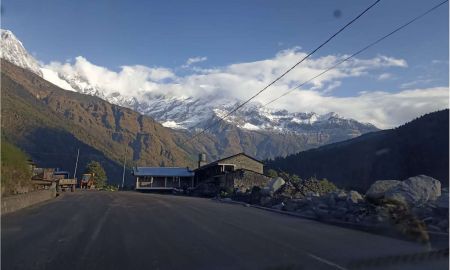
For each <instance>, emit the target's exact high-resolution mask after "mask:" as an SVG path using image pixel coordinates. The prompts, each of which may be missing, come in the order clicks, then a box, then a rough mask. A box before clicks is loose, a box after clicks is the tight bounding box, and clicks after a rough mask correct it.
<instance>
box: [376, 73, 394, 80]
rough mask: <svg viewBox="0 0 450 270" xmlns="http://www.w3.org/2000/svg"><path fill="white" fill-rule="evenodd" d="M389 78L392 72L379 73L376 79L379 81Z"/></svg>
mask: <svg viewBox="0 0 450 270" xmlns="http://www.w3.org/2000/svg"><path fill="white" fill-rule="evenodd" d="M390 78H392V74H391V73H381V74H380V75H379V76H378V80H379V81H384V80H388V79H390Z"/></svg>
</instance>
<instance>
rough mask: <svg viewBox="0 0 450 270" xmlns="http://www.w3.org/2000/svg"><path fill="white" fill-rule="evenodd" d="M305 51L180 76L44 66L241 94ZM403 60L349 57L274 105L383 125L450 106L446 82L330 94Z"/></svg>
mask: <svg viewBox="0 0 450 270" xmlns="http://www.w3.org/2000/svg"><path fill="white" fill-rule="evenodd" d="M305 55H306V53H305V52H302V51H300V48H299V47H296V48H292V49H287V50H283V51H280V52H279V53H278V54H276V55H275V56H274V57H273V58H270V59H264V60H260V61H254V62H245V63H236V64H231V65H228V66H223V67H214V68H207V69H203V68H199V67H195V66H192V68H190V69H189V72H190V73H189V74H187V75H183V76H180V75H177V74H175V73H174V71H173V70H171V69H169V68H164V67H145V66H139V65H137V66H122V67H121V68H120V70H119V71H118V72H116V71H112V70H109V69H107V68H104V67H101V66H97V65H95V64H92V63H91V62H89V61H88V60H87V59H85V58H83V57H80V56H79V57H77V58H75V60H74V62H68V63H58V62H52V63H50V64H49V65H47V66H46V68H48V69H51V70H53V71H56V72H59V73H61V74H64V75H65V76H69V77H70V76H76V75H79V76H81V77H82V78H83V79H84V80H86V81H87V82H89V83H90V84H92V85H94V86H97V87H99V88H101V89H103V90H104V91H105V94H106V95H108V94H111V93H114V92H119V93H120V94H121V95H124V96H127V97H136V98H138V99H141V100H142V99H144V98H151V96H152V95H166V96H169V97H173V96H176V97H194V98H196V97H209V98H212V99H220V98H228V99H229V98H233V99H237V100H244V99H247V98H249V97H250V96H252V95H253V94H254V93H256V92H257V91H258V90H260V89H262V88H263V87H264V86H266V85H267V84H268V83H269V82H271V81H272V80H274V79H275V78H276V77H278V76H279V75H280V74H282V73H283V72H284V71H286V70H287V69H288V68H290V67H291V66H292V65H294V64H295V63H296V62H297V61H299V59H301V58H303V57H304V56H305ZM346 57H348V55H327V56H322V57H318V58H312V59H308V60H306V61H304V62H303V63H302V64H301V65H299V66H298V67H297V68H295V69H294V70H292V72H290V73H289V74H287V75H286V76H285V77H284V78H283V79H281V80H280V81H278V82H277V83H276V84H274V85H273V86H272V87H271V88H270V89H268V90H267V91H265V92H264V93H263V94H261V95H260V96H258V97H257V99H256V101H259V102H262V103H266V102H267V101H270V100H271V99H273V98H275V97H277V96H279V95H280V94H281V93H284V92H285V91H287V90H288V89H290V88H292V87H293V86H296V85H298V84H300V83H302V82H304V81H306V80H308V79H310V78H311V77H313V76H315V75H317V74H319V73H320V72H322V71H324V70H326V69H327V68H329V67H331V66H333V65H334V64H336V63H337V62H339V61H341V60H342V59H344V58H346ZM206 60H207V58H206V57H194V58H190V59H188V61H187V62H186V64H185V65H188V66H190V65H192V64H194V63H198V62H201V61H206ZM407 66H408V65H407V63H406V61H405V60H403V59H397V58H394V57H388V56H384V55H379V56H376V57H373V58H369V59H359V58H357V59H353V60H351V61H348V62H345V63H343V64H342V65H340V66H339V67H338V68H336V69H334V70H331V71H329V72H327V73H325V74H324V75H323V76H320V77H319V78H316V79H314V80H312V81H311V82H310V83H309V84H308V85H304V86H303V87H302V89H300V90H301V91H295V92H294V93H292V94H291V95H289V96H288V98H283V99H280V100H279V101H278V102H276V103H274V104H273V106H274V107H275V108H277V109H288V110H290V111H316V112H318V113H328V112H330V111H335V112H337V113H339V114H342V115H343V116H345V117H351V118H355V119H357V120H360V121H366V122H371V123H373V124H375V125H377V126H379V127H382V128H384V127H391V126H394V125H398V124H401V123H403V122H405V121H407V120H410V119H411V118H413V117H415V116H417V114H419V113H421V112H429V111H432V110H435V109H439V108H446V107H448V89H447V88H433V89H415V90H404V91H401V92H398V93H391V92H385V91H377V92H361V93H359V94H358V95H357V96H354V97H334V96H332V95H331V94H332V93H333V91H335V90H333V89H335V88H336V87H338V86H339V85H341V83H342V79H344V78H349V77H362V76H367V77H369V76H370V73H371V72H373V71H375V70H384V69H385V68H390V67H398V68H405V67H407ZM382 75H383V74H382ZM384 76H386V75H384ZM361 90H364V89H361ZM445 97H447V98H445ZM413 115H414V116H413Z"/></svg>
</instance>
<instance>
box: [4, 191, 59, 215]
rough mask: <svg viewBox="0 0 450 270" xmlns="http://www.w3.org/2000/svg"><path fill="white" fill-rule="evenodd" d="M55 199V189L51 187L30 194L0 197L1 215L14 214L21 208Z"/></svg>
mask: <svg viewBox="0 0 450 270" xmlns="http://www.w3.org/2000/svg"><path fill="white" fill-rule="evenodd" d="M55 197H56V188H54V187H52V188H50V189H47V190H38V191H33V192H30V193H25V194H19V195H13V196H8V197H2V199H1V204H2V208H1V214H2V215H4V214H7V213H11V212H15V211H17V210H20V209H22V208H25V207H28V206H31V205H34V204H37V203H40V202H43V201H47V200H50V199H53V198H55Z"/></svg>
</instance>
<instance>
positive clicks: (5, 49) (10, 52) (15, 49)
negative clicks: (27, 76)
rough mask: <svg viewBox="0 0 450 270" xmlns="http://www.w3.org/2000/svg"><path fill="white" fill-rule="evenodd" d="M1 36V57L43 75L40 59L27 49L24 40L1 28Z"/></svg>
mask: <svg viewBox="0 0 450 270" xmlns="http://www.w3.org/2000/svg"><path fill="white" fill-rule="evenodd" d="M1 36H2V42H1V44H0V48H1V51H0V58H3V59H6V60H8V61H9V62H11V63H13V64H14V65H16V66H19V67H22V68H24V69H28V70H29V71H31V72H33V73H35V74H37V75H39V76H41V77H42V76H43V74H42V71H41V67H40V65H39V63H38V61H37V60H36V59H34V57H33V56H31V55H30V54H29V53H28V52H27V50H25V48H24V47H23V45H22V42H20V40H18V39H17V38H16V36H14V34H13V33H12V32H11V31H9V30H3V29H1Z"/></svg>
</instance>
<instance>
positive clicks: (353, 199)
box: [347, 190, 364, 203]
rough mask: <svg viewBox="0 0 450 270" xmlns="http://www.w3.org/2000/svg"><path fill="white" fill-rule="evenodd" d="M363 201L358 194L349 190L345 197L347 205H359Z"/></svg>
mask: <svg viewBox="0 0 450 270" xmlns="http://www.w3.org/2000/svg"><path fill="white" fill-rule="evenodd" d="M363 200H364V199H363V197H362V196H361V194H359V193H358V191H354V190H351V191H350V192H349V193H348V195H347V202H349V203H359V202H361V201H363Z"/></svg>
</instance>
